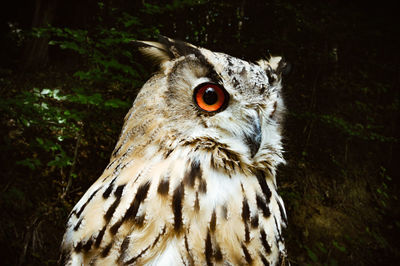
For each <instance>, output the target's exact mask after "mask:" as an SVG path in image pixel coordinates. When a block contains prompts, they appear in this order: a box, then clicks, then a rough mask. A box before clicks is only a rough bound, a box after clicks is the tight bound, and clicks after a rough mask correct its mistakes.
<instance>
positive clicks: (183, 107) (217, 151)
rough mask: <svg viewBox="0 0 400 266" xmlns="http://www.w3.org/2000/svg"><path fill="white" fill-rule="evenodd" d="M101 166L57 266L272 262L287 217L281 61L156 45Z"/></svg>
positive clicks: (144, 47)
mask: <svg viewBox="0 0 400 266" xmlns="http://www.w3.org/2000/svg"><path fill="white" fill-rule="evenodd" d="M135 43H136V44H137V45H138V46H139V50H140V51H141V52H143V53H144V54H146V55H148V56H149V57H151V58H152V59H154V60H156V61H158V62H159V64H160V71H159V72H158V73H157V74H155V75H154V76H153V77H152V78H151V79H150V80H148V81H147V82H146V84H145V85H144V86H143V88H142V89H141V90H140V92H139V94H138V96H137V98H136V100H135V102H134V104H133V106H132V108H131V109H130V111H129V112H128V114H127V115H126V117H125V123H124V125H123V128H122V132H121V134H120V137H119V140H118V142H117V144H116V147H115V149H114V151H113V153H112V156H111V159H110V163H109V164H108V166H107V167H106V169H105V170H104V172H103V174H102V175H101V176H100V178H99V179H98V180H97V181H96V182H95V183H94V184H93V185H92V186H91V187H90V188H89V189H88V191H87V192H86V193H85V194H84V196H83V197H82V198H81V199H80V201H79V202H78V203H77V204H76V206H75V207H74V208H73V210H72V212H71V214H70V216H69V218H68V224H67V230H66V233H65V235H64V239H63V242H62V247H61V250H62V252H61V261H62V263H63V264H65V265H213V264H216V265H220V264H221V265H246V264H252V265H277V264H281V263H282V262H283V261H284V260H285V256H286V255H285V254H286V252H285V247H284V241H283V238H282V228H283V227H284V226H285V224H286V214H285V209H284V205H283V202H282V199H281V197H280V196H279V195H278V194H277V185H276V180H275V170H276V167H277V165H278V164H280V163H282V162H284V159H283V157H282V145H281V123H282V115H283V112H284V104H283V101H282V97H281V74H282V72H283V71H284V69H285V65H286V64H285V63H284V62H283V60H282V59H281V58H280V57H272V58H270V59H269V60H260V61H258V62H257V63H250V62H246V61H243V60H241V59H238V58H235V57H232V56H229V55H226V54H223V53H217V52H212V51H210V50H207V49H204V48H200V47H196V46H194V45H191V44H189V43H185V42H180V41H175V40H172V39H169V38H166V37H161V38H160V41H159V42H147V41H137V42H135Z"/></svg>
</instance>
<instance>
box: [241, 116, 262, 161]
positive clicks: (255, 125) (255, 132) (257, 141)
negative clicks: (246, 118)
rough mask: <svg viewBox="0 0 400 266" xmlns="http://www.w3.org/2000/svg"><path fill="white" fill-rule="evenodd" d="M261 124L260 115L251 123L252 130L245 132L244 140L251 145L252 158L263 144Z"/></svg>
mask: <svg viewBox="0 0 400 266" xmlns="http://www.w3.org/2000/svg"><path fill="white" fill-rule="evenodd" d="M261 140H262V138H261V125H260V118H259V117H258V116H256V117H255V119H254V120H253V121H252V123H251V131H250V132H249V133H246V134H244V141H245V143H246V144H247V146H248V147H249V150H250V155H251V158H253V157H254V156H255V155H256V154H257V152H258V149H259V148H260V145H261Z"/></svg>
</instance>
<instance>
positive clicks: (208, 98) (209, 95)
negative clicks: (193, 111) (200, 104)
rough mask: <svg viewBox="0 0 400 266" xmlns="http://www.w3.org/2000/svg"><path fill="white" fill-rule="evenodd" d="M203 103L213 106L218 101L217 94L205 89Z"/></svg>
mask: <svg viewBox="0 0 400 266" xmlns="http://www.w3.org/2000/svg"><path fill="white" fill-rule="evenodd" d="M203 101H204V102H205V103H206V104H208V105H213V104H215V103H216V102H217V101H218V94H217V92H216V91H215V89H214V88H211V87H209V88H207V89H206V91H205V92H204V94H203Z"/></svg>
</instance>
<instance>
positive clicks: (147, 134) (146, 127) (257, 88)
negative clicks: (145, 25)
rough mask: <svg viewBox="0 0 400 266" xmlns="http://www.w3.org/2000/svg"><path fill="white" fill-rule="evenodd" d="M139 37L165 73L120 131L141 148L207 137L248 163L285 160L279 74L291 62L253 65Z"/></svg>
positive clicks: (152, 81)
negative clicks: (281, 132)
mask: <svg viewBox="0 0 400 266" xmlns="http://www.w3.org/2000/svg"><path fill="white" fill-rule="evenodd" d="M135 43H136V44H137V45H138V46H139V50H140V51H141V52H142V53H143V54H145V55H147V56H148V57H150V58H151V59H153V60H154V61H156V62H158V63H159V65H160V72H159V73H158V74H156V75H155V76H153V77H152V78H151V79H150V80H149V81H148V82H147V83H146V84H145V85H144V87H143V88H142V90H141V91H140V93H139V94H138V97H137V99H136V101H135V103H134V106H133V108H132V110H131V111H130V113H128V115H127V117H126V124H125V126H124V129H123V131H122V135H124V134H128V135H129V136H130V138H131V139H133V140H134V141H135V142H136V145H137V146H142V147H148V146H149V144H152V143H153V144H155V143H157V145H159V146H163V148H166V149H170V150H173V149H174V148H175V147H176V146H177V145H180V144H182V143H192V144H193V143H197V144H198V145H200V146H201V145H202V144H201V142H203V145H205V146H207V145H211V146H212V145H214V144H215V145H216V146H218V145H220V147H224V148H226V149H229V150H230V151H232V152H234V153H235V154H238V155H239V156H242V157H243V158H244V159H245V160H247V161H248V162H250V163H252V162H257V161H265V160H266V158H267V157H268V158H269V159H268V165H269V166H275V165H276V164H278V163H280V162H282V161H283V159H282V156H281V136H280V125H281V122H282V114H283V112H284V104H283V101H282V97H281V76H282V73H283V72H284V71H285V67H286V64H285V62H284V61H283V60H282V58H281V57H271V58H270V59H269V60H259V61H258V62H256V63H250V62H246V61H243V60H241V59H238V58H235V57H232V56H229V55H226V54H223V53H217V52H212V51H210V50H207V49H204V48H200V47H196V46H194V45H192V44H188V43H185V42H180V41H175V40H172V39H169V38H166V37H162V38H160V41H159V42H147V41H136V42H135ZM121 139H123V137H121ZM120 141H123V140H120ZM211 142H212V143H213V144H210V143H211ZM199 143H200V144H199ZM121 145H122V143H121ZM121 145H120V146H121ZM196 147H197V148H198V146H196ZM117 148H118V145H117ZM117 148H116V149H117ZM200 148H201V147H200ZM153 150H154V149H153Z"/></svg>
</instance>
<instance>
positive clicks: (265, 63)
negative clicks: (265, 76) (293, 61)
mask: <svg viewBox="0 0 400 266" xmlns="http://www.w3.org/2000/svg"><path fill="white" fill-rule="evenodd" d="M257 64H258V65H259V66H261V67H262V68H263V69H264V70H265V71H267V72H273V73H274V74H277V75H278V76H280V75H281V74H283V75H286V74H287V73H289V71H290V68H291V67H290V64H288V63H287V62H286V61H285V60H284V59H283V58H282V57H281V56H271V57H270V58H269V60H264V59H261V60H258V61H257Z"/></svg>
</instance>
